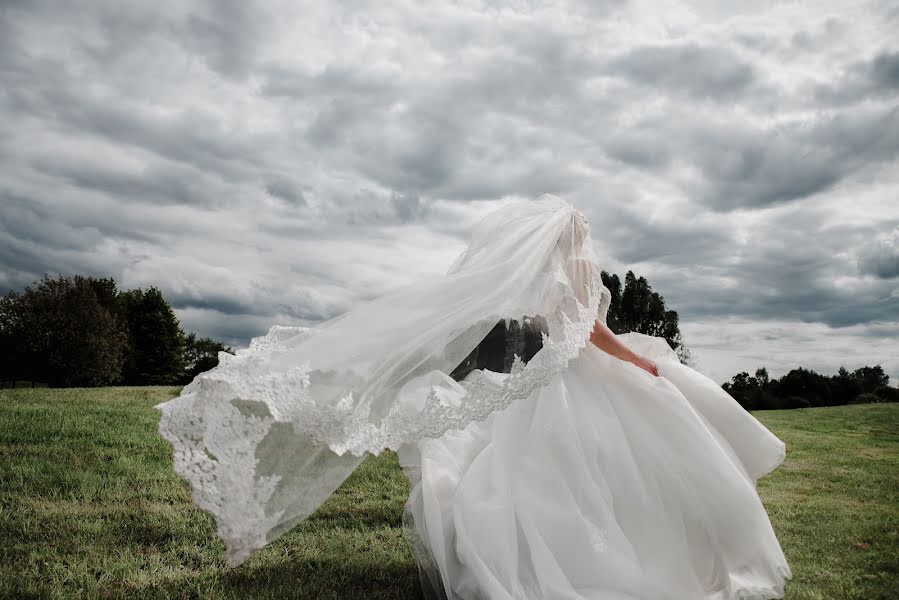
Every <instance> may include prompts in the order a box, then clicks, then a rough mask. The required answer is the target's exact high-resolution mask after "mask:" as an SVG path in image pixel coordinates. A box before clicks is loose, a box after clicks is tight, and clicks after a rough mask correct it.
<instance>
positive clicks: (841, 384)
mask: <svg viewBox="0 0 899 600" xmlns="http://www.w3.org/2000/svg"><path fill="white" fill-rule="evenodd" d="M830 390H831V392H832V393H833V402H834V404H838V405H841V404H849V403H850V402H852V400H853V399H854V398H855V397H856V396H858V395H859V394H861V393H862V392H863V391H864V389H863V388H862V384H861V382H860V381H859V380H858V379H856V377H855V376H854V375H853V374H852V373H850V372H849V371H847V370H846V369H845V368H844V367H840V369H839V371H837V374H836V375H833V376H831V378H830Z"/></svg>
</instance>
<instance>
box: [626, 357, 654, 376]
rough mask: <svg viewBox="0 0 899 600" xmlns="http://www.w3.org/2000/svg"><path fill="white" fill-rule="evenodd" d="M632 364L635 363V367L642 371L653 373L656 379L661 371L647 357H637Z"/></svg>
mask: <svg viewBox="0 0 899 600" xmlns="http://www.w3.org/2000/svg"><path fill="white" fill-rule="evenodd" d="M631 362H633V363H634V364H635V365H637V366H638V367H640V368H641V369H643V370H645V371H648V372H649V373H652V374H653V375H655V376H656V377H658V376H659V369H658V368H657V367H656V364H655V363H654V362H652V361H651V360H649V359H648V358H646V357H645V356H637V358H635V359H634V360H632V361H631Z"/></svg>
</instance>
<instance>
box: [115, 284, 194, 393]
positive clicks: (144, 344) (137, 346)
mask: <svg viewBox="0 0 899 600" xmlns="http://www.w3.org/2000/svg"><path fill="white" fill-rule="evenodd" d="M117 301H118V305H119V310H120V311H121V314H122V315H123V316H124V317H125V319H126V321H127V323H128V338H129V351H128V354H127V356H126V359H125V364H124V367H123V371H122V382H123V383H124V384H125V385H174V384H178V383H180V382H181V381H182V380H183V378H184V373H185V366H186V365H185V354H184V349H185V335H184V332H183V331H182V330H181V326H180V324H179V323H178V319H177V318H176V317H175V312H174V311H173V310H172V307H171V306H169V304H168V302H166V300H165V298H164V297H163V296H162V292H160V291H159V289H158V288H156V287H150V288H149V289H148V290H146V291H144V290H142V289H140V288H137V289H134V290H128V291H127V292H122V293H121V294H119V296H118V298H117Z"/></svg>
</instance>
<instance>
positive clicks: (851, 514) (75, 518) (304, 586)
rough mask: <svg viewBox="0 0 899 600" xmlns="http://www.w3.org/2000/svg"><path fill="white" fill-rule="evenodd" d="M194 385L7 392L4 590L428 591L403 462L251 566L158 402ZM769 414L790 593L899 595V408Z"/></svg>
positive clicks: (0, 558) (372, 465)
mask: <svg viewBox="0 0 899 600" xmlns="http://www.w3.org/2000/svg"><path fill="white" fill-rule="evenodd" d="M178 391H179V388H161V387H155V388H121V387H120V388H100V389H34V390H31V389H20V390H0V596H2V597H16V598H21V597H34V596H40V597H66V598H69V597H91V598H95V597H122V596H130V597H141V598H142V597H160V598H165V597H172V598H183V597H203V598H208V597H214V598H218V597H224V598H227V597H240V598H245V597H252V598H283V597H293V598H353V599H359V600H362V599H368V598H418V597H419V590H418V576H417V571H416V567H415V563H414V562H413V559H412V555H411V553H410V550H409V548H408V546H407V545H406V542H405V540H404V538H403V535H402V531H401V528H400V523H401V515H402V508H403V504H404V502H405V500H406V495H407V494H408V483H407V481H406V478H405V476H404V475H403V473H402V471H401V470H400V468H399V466H398V464H397V462H396V456H395V455H394V454H392V453H385V454H384V455H382V456H379V457H371V458H369V459H367V460H366V461H365V462H364V463H363V464H362V466H361V467H360V468H359V469H358V470H357V471H356V472H355V473H354V474H353V475H352V476H351V477H350V478H349V479H348V480H347V481H346V482H345V483H344V485H343V486H341V488H340V489H339V490H338V491H337V492H335V494H334V495H333V496H332V497H331V498H330V499H329V500H328V501H327V502H326V503H325V504H323V505H322V506H321V507H320V508H319V510H318V511H317V512H316V513H315V514H314V515H312V516H311V517H310V518H308V519H307V520H305V521H303V522H302V523H300V524H299V525H298V526H297V527H295V528H294V529H292V530H291V531H289V532H288V533H286V534H285V535H283V536H282V537H280V538H279V539H277V540H276V541H274V542H273V543H271V544H269V545H268V546H266V547H265V548H263V549H261V550H259V551H258V552H257V553H255V554H254V555H253V556H252V557H251V558H250V559H249V560H247V562H245V563H244V564H242V565H241V566H240V567H238V568H236V569H228V568H226V566H225V563H224V560H223V550H224V546H223V544H222V543H221V542H220V541H219V540H218V538H217V537H216V535H215V526H214V522H213V519H212V517H211V515H209V514H208V513H206V512H204V511H201V510H199V509H197V508H196V507H195V506H194V505H193V504H192V503H191V501H190V488H189V485H188V483H187V482H186V481H184V480H183V479H181V478H180V477H179V476H177V475H176V474H175V473H174V472H173V471H172V468H171V447H170V446H169V445H168V443H167V442H166V441H165V440H163V439H162V438H160V437H159V436H158V435H157V434H156V423H157V421H158V418H159V415H158V413H157V411H155V410H154V409H153V408H152V407H153V405H154V404H156V403H157V402H160V401H162V400H165V399H168V398H171V397H173V396H175V395H177V393H178ZM756 416H757V417H758V418H759V419H760V420H761V421H762V422H763V423H765V425H766V426H768V427H769V428H770V429H771V430H772V431H773V432H774V433H775V434H777V435H778V436H779V437H780V438H781V439H783V440H784V441H785V442H786V443H787V448H788V452H787V459H786V461H785V462H784V464H783V465H782V466H781V467H780V468H779V469H777V470H776V471H775V472H774V473H772V474H771V475H769V476H767V477H765V478H763V479H762V480H761V481H760V482H759V493H760V494H761V496H762V499H763V501H764V502H765V505H766V507H767V508H768V512H769V514H770V516H771V520H772V522H773V524H774V528H775V530H776V531H777V534H778V537H779V539H780V540H781V542H782V545H783V548H784V552H785V554H786V556H787V559H788V561H789V562H790V565H791V567H792V569H793V574H794V577H793V580H792V581H791V582H790V583H789V585H788V588H787V598H788V599H791V600H798V599H827V600H831V599H850V598H851V599H859V600H862V599H864V600H876V599H887V598H897V597H899V593H897V592H899V495H897V494H899V492H897V490H899V405H895V404H894V405H856V406H846V407H835V408H813V409H803V410H793V411H774V412H759V413H756Z"/></svg>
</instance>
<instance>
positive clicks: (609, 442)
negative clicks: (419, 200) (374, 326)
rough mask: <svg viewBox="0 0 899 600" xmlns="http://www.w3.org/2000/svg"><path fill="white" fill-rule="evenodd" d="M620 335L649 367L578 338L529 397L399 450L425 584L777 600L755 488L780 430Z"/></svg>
mask: <svg viewBox="0 0 899 600" xmlns="http://www.w3.org/2000/svg"><path fill="white" fill-rule="evenodd" d="M619 337H621V339H622V340H623V341H625V343H626V344H627V345H628V346H629V347H631V348H632V349H634V350H635V351H638V352H640V353H641V354H644V355H645V356H649V357H650V358H653V359H654V360H655V361H656V364H657V366H658V368H659V375H660V376H659V377H654V376H653V375H651V374H649V373H647V372H646V371H644V370H642V369H640V368H639V367H637V366H635V365H633V364H631V363H628V362H624V361H621V360H619V359H617V358H615V357H612V356H610V355H609V354H607V353H605V352H603V351H601V350H600V349H598V348H597V347H596V346H594V345H592V344H588V345H587V346H586V347H585V348H584V349H583V350H582V351H581V353H580V354H579V356H578V357H577V358H575V359H574V360H572V361H571V362H570V363H569V368H568V370H567V371H565V372H563V373H561V374H559V375H557V376H556V377H555V378H554V379H553V381H552V382H551V383H550V384H549V385H548V386H546V387H543V388H540V389H538V390H536V391H535V392H534V393H533V394H531V396H530V397H528V398H527V399H525V400H521V401H516V402H515V403H513V404H512V405H511V406H510V407H508V408H507V409H505V410H503V411H500V412H496V413H493V414H492V415H490V417H489V418H488V419H487V420H486V421H483V422H479V423H473V424H471V425H470V426H469V427H467V428H466V429H465V430H463V431H457V432H451V433H448V434H446V435H444V436H443V437H440V438H437V439H428V440H424V441H421V442H418V443H417V444H415V445H407V446H404V447H402V448H400V450H399V457H400V462H401V464H402V465H403V467H404V469H405V470H406V473H407V475H408V476H409V478H410V480H411V482H412V484H413V487H412V493H411V494H410V497H409V501H408V503H407V504H406V510H405V515H404V519H405V527H406V528H407V533H408V534H409V536H410V539H411V541H412V542H413V544H414V550H415V554H416V556H417V558H418V560H419V566H420V569H421V575H422V582H423V586H425V587H426V588H428V587H429V588H431V590H432V592H433V593H434V595H435V596H436V597H446V598H451V599H466V600H468V599H475V598H477V599H490V600H499V599H510V600H511V599H515V600H520V599H525V598H534V599H536V598H540V599H557V598H558V599H563V598H564V599H572V600H573V599H592V600H625V599H627V600H633V599H641V600H691V599H708V600H724V599H730V598H752V599H770V598H782V597H783V589H784V583H785V579H787V578H789V577H791V572H790V568H789V566H788V565H787V561H786V559H785V557H784V554H783V552H782V550H781V547H780V544H779V543H778V540H777V538H776V537H775V533H774V531H773V529H772V527H771V523H770V521H769V519H768V515H767V513H766V512H765V508H764V506H763V504H762V503H761V500H760V499H759V496H758V494H757V492H756V486H755V481H756V479H758V478H759V477H761V476H762V475H764V474H766V473H768V472H770V471H771V470H772V469H774V468H775V467H776V466H777V465H779V464H780V463H781V462H782V461H783V459H784V456H785V447H784V444H783V442H782V441H780V440H779V439H778V438H777V437H775V436H774V435H773V434H772V433H771V432H770V431H768V430H767V429H766V428H765V427H764V426H762V424H761V423H759V422H758V420H756V419H755V418H754V417H753V416H752V415H750V414H749V413H747V412H746V411H745V410H744V409H743V408H741V407H740V406H739V405H738V404H737V403H736V402H735V401H734V400H733V398H731V397H730V396H729V395H728V394H727V393H725V392H724V391H723V390H722V389H721V388H720V387H719V386H718V385H717V384H716V383H715V382H713V381H711V380H710V379H708V378H707V377H705V376H704V375H702V374H701V373H699V372H697V371H695V370H694V369H691V368H690V367H687V366H685V365H682V364H680V363H679V362H677V360H675V359H673V358H671V353H670V350H669V349H668V348H667V345H666V346H665V347H664V348H662V347H661V346H660V345H659V344H660V343H661V344H664V340H661V338H654V337H649V336H643V335H640V334H625V335H623V336H619ZM491 376H492V377H498V378H501V377H505V376H506V375H504V374H499V373H497V374H491Z"/></svg>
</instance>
